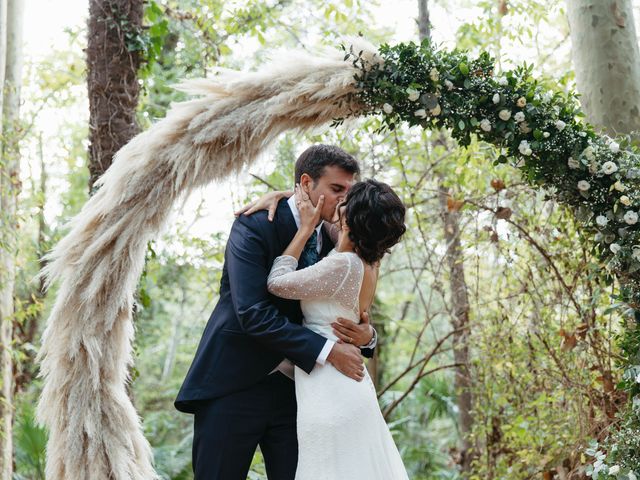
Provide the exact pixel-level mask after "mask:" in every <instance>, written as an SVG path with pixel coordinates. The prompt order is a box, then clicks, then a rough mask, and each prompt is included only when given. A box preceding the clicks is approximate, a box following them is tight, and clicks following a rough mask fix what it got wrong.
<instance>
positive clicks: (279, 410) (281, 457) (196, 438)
mask: <svg viewBox="0 0 640 480" xmlns="http://www.w3.org/2000/svg"><path fill="white" fill-rule="evenodd" d="M258 445H260V451H261V452H262V455H263V457H264V462H265V468H266V471H267V476H268V478H269V480H293V479H294V477H295V472H296V465H297V463H298V441H297V438H296V394H295V384H294V382H293V381H292V380H290V379H289V378H287V377H286V376H284V375H283V374H281V373H280V372H276V373H273V374H271V375H268V376H267V377H266V378H265V379H264V380H262V381H261V382H259V383H258V384H256V385H253V386H252V387H250V388H248V389H246V390H242V391H239V392H235V393H232V394H230V395H226V396H224V397H220V398H215V399H213V400H207V401H203V402H202V403H201V404H200V405H199V406H198V409H197V410H196V412H195V417H194V434H193V471H194V475H195V477H194V480H245V479H246V478H247V474H248V471H249V468H250V466H251V460H252V459H253V455H254V453H255V451H256V447H257V446H258Z"/></svg>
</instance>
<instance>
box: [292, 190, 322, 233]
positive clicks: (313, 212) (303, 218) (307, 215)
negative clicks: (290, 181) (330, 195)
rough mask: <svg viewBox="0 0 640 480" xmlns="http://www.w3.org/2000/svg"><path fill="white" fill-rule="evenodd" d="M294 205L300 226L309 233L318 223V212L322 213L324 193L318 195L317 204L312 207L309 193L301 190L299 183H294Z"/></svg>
mask: <svg viewBox="0 0 640 480" xmlns="http://www.w3.org/2000/svg"><path fill="white" fill-rule="evenodd" d="M295 196H296V206H297V207H298V212H299V213H300V228H299V230H303V231H305V232H306V233H308V234H309V235H311V233H313V231H314V230H315V229H316V227H317V226H318V223H320V214H321V213H322V206H323V205H324V195H320V198H319V199H318V203H317V205H316V206H315V207H314V206H313V204H312V203H311V199H310V198H309V195H308V194H307V193H305V192H303V191H302V188H301V187H300V185H296V188H295Z"/></svg>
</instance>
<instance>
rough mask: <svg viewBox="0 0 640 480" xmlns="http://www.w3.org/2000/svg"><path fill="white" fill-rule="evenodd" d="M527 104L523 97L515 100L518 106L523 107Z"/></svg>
mask: <svg viewBox="0 0 640 480" xmlns="http://www.w3.org/2000/svg"><path fill="white" fill-rule="evenodd" d="M526 104H527V99H526V98H524V97H520V98H519V99H518V101H517V102H516V105H517V106H518V107H520V108H524V106H525V105H526Z"/></svg>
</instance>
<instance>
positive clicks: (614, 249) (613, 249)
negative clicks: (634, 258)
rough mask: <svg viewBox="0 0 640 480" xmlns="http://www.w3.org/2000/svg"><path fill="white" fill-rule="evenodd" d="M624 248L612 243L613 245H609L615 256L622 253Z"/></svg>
mask: <svg viewBox="0 0 640 480" xmlns="http://www.w3.org/2000/svg"><path fill="white" fill-rule="evenodd" d="M621 248H622V247H621V246H620V245H618V244H617V243H612V244H611V245H609V250H611V251H612V252H613V254H614V255H615V254H616V253H618V252H619V251H620V249H621Z"/></svg>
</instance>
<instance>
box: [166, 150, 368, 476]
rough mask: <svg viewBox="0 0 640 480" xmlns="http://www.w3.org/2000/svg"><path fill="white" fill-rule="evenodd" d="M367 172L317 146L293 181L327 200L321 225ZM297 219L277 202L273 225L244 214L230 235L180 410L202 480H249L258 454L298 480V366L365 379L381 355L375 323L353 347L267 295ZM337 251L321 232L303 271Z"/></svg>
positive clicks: (355, 331)
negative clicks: (188, 422)
mask: <svg viewBox="0 0 640 480" xmlns="http://www.w3.org/2000/svg"><path fill="white" fill-rule="evenodd" d="M359 171H360V169H359V166H358V163H357V162H356V160H355V159H354V158H353V157H352V156H351V155H349V154H348V153H346V152H345V151H343V150H341V149H340V148H338V147H335V146H329V145H314V146H312V147H310V148H308V149H307V150H305V151H304V152H303V153H302V155H300V157H299V158H298V160H297V161H296V166H295V177H296V178H295V181H296V183H299V184H300V185H301V186H302V188H303V190H305V191H306V192H308V193H307V194H308V195H309V198H310V200H311V202H312V203H313V204H314V205H316V203H317V201H318V199H319V198H320V195H324V199H325V201H324V207H323V209H322V214H321V218H322V219H323V220H324V221H331V220H332V218H333V215H334V212H335V209H336V206H337V204H338V203H339V202H340V201H342V200H343V199H344V197H345V196H346V193H347V191H348V190H349V188H350V187H351V185H352V184H353V182H354V177H355V176H357V175H358V174H359ZM299 219H300V216H299V213H298V210H297V207H296V204H295V197H291V198H290V199H289V200H286V199H283V200H281V201H280V202H279V203H278V207H277V210H276V214H275V217H274V220H273V222H271V221H269V220H268V219H267V212H265V211H260V212H257V213H255V214H253V215H251V216H244V215H241V216H240V217H238V218H237V219H236V220H235V222H234V224H233V227H232V228H231V233H230V235H229V240H228V243H227V248H226V250H225V263H224V267H223V272H222V279H221V282H220V299H219V301H218V304H217V305H216V307H215V309H214V311H213V313H212V314H211V317H210V318H209V321H208V323H207V326H206V328H205V330H204V333H203V335H202V338H201V340H200V344H199V346H198V349H197V351H196V354H195V358H194V360H193V363H192V364H191V368H190V369H189V372H188V373H187V376H186V378H185V380H184V383H183V385H182V388H181V389H180V392H179V393H178V397H177V399H176V401H175V406H176V408H177V409H178V410H180V411H183V412H188V413H193V414H195V417H194V436H193V469H194V474H195V480H244V479H246V477H247V473H248V471H249V468H250V466H251V460H252V458H253V455H254V453H255V450H256V447H257V446H258V445H260V450H261V452H262V455H263V457H264V462H265V467H266V470H267V475H268V477H269V480H293V478H294V476H295V471H296V464H297V458H298V443H297V438H296V408H297V407H296V397H295V385H294V382H293V381H292V379H291V377H292V373H293V364H295V365H297V366H298V367H300V368H301V369H302V370H304V371H305V372H307V373H310V372H311V370H313V368H314V367H315V365H316V364H320V365H323V364H325V363H326V362H329V363H331V364H332V365H333V366H334V367H335V368H336V369H337V370H339V371H340V372H342V373H343V374H345V375H347V376H349V377H351V378H353V379H354V380H361V379H362V376H363V370H364V366H363V361H362V356H361V354H362V355H364V356H367V357H371V356H372V355H373V350H372V348H373V347H374V346H375V342H376V339H375V335H374V334H375V332H374V331H370V330H371V329H370V328H369V325H368V324H366V323H365V324H361V325H355V324H352V325H350V326H349V327H348V328H350V329H351V330H350V332H351V333H350V335H351V336H345V335H339V337H340V338H345V339H346V342H345V343H335V342H333V341H331V340H327V339H326V338H324V337H322V336H320V335H318V334H316V333H315V332H312V331H311V330H309V329H307V328H304V327H302V326H301V322H302V312H301V310H300V302H298V301H294V300H285V299H281V298H278V297H274V296H272V295H271V294H269V293H268V292H267V276H268V274H269V271H270V269H271V265H272V263H273V260H274V259H275V258H276V257H277V256H279V255H280V254H281V253H282V252H283V251H284V249H285V248H286V247H287V245H288V244H289V242H290V241H291V239H292V238H293V236H294V235H295V233H296V231H297V229H298V224H299ZM332 248H333V243H332V242H331V240H330V239H329V237H328V236H327V235H326V234H325V232H324V229H323V228H322V223H321V224H320V225H319V226H318V228H317V229H316V233H314V234H313V235H312V237H311V238H310V240H309V242H308V243H307V245H306V246H305V250H304V251H303V254H302V256H301V264H300V265H299V268H304V267H306V266H309V265H311V264H313V263H315V262H317V261H318V260H319V259H320V258H322V257H323V256H325V255H326V254H327V253H328V252H329V251H330V250H331V249H332ZM349 340H352V342H353V343H354V344H355V343H357V344H358V346H356V345H354V344H350V343H348V342H349ZM359 346H366V348H358V347H359ZM336 393H338V392H336ZM345 454H347V452H345Z"/></svg>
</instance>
